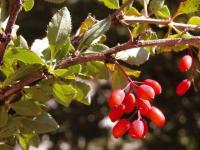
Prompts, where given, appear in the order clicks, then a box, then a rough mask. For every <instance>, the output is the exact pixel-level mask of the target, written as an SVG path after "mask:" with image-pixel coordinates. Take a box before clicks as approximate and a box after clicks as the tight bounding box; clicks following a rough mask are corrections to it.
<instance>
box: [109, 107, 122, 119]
mask: <svg viewBox="0 0 200 150" xmlns="http://www.w3.org/2000/svg"><path fill="white" fill-rule="evenodd" d="M124 110H125V106H124V105H122V104H120V105H118V106H117V107H113V108H112V109H111V111H110V112H109V114H108V116H109V118H110V120H111V121H112V122H115V121H117V120H119V119H120V118H121V117H122V115H123V114H124Z"/></svg>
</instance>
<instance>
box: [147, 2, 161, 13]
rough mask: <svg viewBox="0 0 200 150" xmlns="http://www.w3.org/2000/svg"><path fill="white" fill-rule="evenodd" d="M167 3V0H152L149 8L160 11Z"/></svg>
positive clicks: (153, 11)
mask: <svg viewBox="0 0 200 150" xmlns="http://www.w3.org/2000/svg"><path fill="white" fill-rule="evenodd" d="M164 3H165V0H151V2H150V4H149V9H150V11H151V12H152V13H156V12H157V11H159V10H160V9H161V8H162V7H163V5H164Z"/></svg>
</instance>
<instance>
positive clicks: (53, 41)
mask: <svg viewBox="0 0 200 150" xmlns="http://www.w3.org/2000/svg"><path fill="white" fill-rule="evenodd" d="M71 30H72V23H71V16H70V13H69V10H68V9H67V8H66V7H64V8H62V9H61V10H59V11H58V12H57V13H56V14H55V15H54V16H53V18H52V20H51V21H50V23H49V25H48V28H47V37H48V40H49V44H50V48H51V57H52V58H54V56H55V54H56V51H58V50H59V48H61V47H62V46H63V44H64V43H65V42H66V40H67V38H68V37H69V35H70V33H71Z"/></svg>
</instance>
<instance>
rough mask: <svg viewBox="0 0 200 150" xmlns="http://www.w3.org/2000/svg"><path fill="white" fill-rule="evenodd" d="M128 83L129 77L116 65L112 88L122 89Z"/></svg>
mask: <svg viewBox="0 0 200 150" xmlns="http://www.w3.org/2000/svg"><path fill="white" fill-rule="evenodd" d="M126 84H127V78H126V76H125V75H124V73H123V72H122V71H121V70H120V69H119V68H118V67H117V66H115V70H114V72H113V73H112V88H113V89H121V88H124V87H125V86H126Z"/></svg>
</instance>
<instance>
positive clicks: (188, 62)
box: [178, 55, 192, 72]
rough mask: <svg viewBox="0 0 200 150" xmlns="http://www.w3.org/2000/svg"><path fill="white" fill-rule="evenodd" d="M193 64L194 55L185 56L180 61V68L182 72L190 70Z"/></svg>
mask: <svg viewBox="0 0 200 150" xmlns="http://www.w3.org/2000/svg"><path fill="white" fill-rule="evenodd" d="M191 66H192V57H191V56H190V55H185V56H183V57H182V58H181V59H180V61H179V65H178V68H179V70H180V71H181V72H186V71H188V70H189V69H190V68H191Z"/></svg>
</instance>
